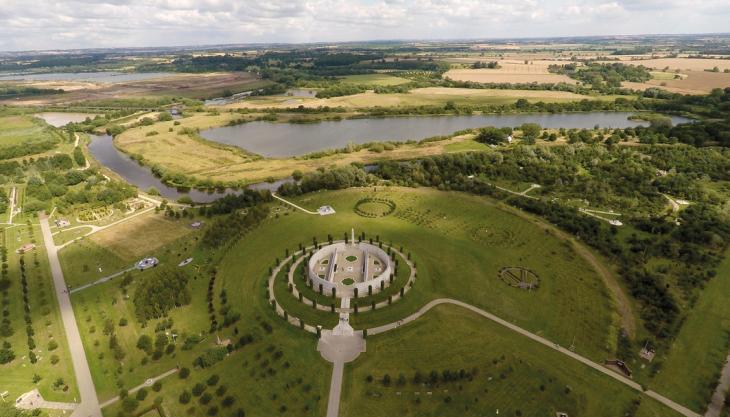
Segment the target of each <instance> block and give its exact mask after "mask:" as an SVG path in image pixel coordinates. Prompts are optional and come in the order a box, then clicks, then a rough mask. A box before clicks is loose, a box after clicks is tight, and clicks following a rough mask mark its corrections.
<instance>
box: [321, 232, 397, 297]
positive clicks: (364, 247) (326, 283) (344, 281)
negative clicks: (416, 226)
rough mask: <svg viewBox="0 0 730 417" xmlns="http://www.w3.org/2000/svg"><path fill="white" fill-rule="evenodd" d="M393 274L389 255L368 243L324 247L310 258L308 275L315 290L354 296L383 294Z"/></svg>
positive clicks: (336, 244)
mask: <svg viewBox="0 0 730 417" xmlns="http://www.w3.org/2000/svg"><path fill="white" fill-rule="evenodd" d="M392 272H393V266H392V261H391V259H390V256H388V254H387V253H386V252H385V251H384V250H382V249H380V248H379V247H377V246H375V245H371V244H369V243H366V242H359V243H358V242H350V243H344V242H338V243H333V244H331V245H327V246H324V247H322V248H321V249H320V250H318V251H317V252H315V253H314V254H312V256H311V257H310V258H309V263H308V271H307V276H308V277H309V280H310V281H311V282H312V288H319V286H320V285H321V286H322V290H323V291H324V293H325V294H331V293H332V289H333V288H335V289H336V293H337V296H338V297H354V295H355V289H357V291H358V294H359V295H365V294H368V288H372V292H373V293H377V292H379V291H380V286H381V284H380V283H381V282H387V280H388V279H389V278H390V275H391V273H392Z"/></svg>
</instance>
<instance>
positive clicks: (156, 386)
mask: <svg viewBox="0 0 730 417" xmlns="http://www.w3.org/2000/svg"><path fill="white" fill-rule="evenodd" d="M161 389H162V382H160V381H155V383H154V384H152V391H154V392H160V390H161Z"/></svg>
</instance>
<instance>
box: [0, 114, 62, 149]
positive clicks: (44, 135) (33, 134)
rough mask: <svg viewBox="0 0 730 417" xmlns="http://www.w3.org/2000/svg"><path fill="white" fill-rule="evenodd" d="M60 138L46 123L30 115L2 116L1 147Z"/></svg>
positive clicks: (0, 120)
mask: <svg viewBox="0 0 730 417" xmlns="http://www.w3.org/2000/svg"><path fill="white" fill-rule="evenodd" d="M44 140H58V136H56V135H55V134H54V133H53V132H52V131H51V130H50V129H49V128H47V127H46V125H45V123H44V122H43V121H41V120H37V119H35V118H33V117H30V116H6V117H0V147H4V146H13V145H22V144H24V143H27V142H38V141H44Z"/></svg>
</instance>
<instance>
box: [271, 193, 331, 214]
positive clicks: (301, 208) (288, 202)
mask: <svg viewBox="0 0 730 417" xmlns="http://www.w3.org/2000/svg"><path fill="white" fill-rule="evenodd" d="M271 196H272V197H274V198H275V199H277V200H279V201H281V202H283V203H286V204H289V205H290V206H292V207H294V208H296V209H299V210H301V211H303V212H305V213H307V214H316V215H319V213H317V212H316V211H309V210H307V209H305V208H303V207H299V206H298V205H296V204H294V203H292V202H291V201H287V200H284V199H283V198H281V197H279V196H278V195H276V194H274V193H271Z"/></svg>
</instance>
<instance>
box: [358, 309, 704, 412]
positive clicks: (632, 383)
mask: <svg viewBox="0 0 730 417" xmlns="http://www.w3.org/2000/svg"><path fill="white" fill-rule="evenodd" d="M441 304H453V305H456V306H459V307H462V308H465V309H467V310H470V311H472V312H474V313H476V314H479V315H480V316H482V317H485V318H487V319H489V320H492V321H493V322H495V323H497V324H499V325H501V326H504V327H506V328H508V329H510V330H512V331H514V332H517V333H519V334H521V335H523V336H525V337H528V338H530V339H532V340H533V341H535V342H538V343H540V344H542V345H545V346H547V347H549V348H552V349H554V350H556V351H558V352H560V353H562V354H564V355H566V356H568V357H570V358H572V359H574V360H577V361H578V362H581V363H583V364H584V365H587V366H589V367H591V368H593V369H595V370H596V371H598V372H601V373H602V374H604V375H608V376H609V377H611V378H613V379H615V380H617V381H619V382H621V383H623V384H624V385H627V386H629V387H630V388H633V389H634V390H636V391H639V392H642V393H644V395H646V396H648V397H651V398H653V399H655V400H657V401H659V402H660V403H662V404H664V405H666V406H667V407H669V408H671V409H672V410H674V411H676V412H678V413H680V414H682V415H684V416H687V417H700V415H699V414H697V413H695V412H694V411H692V410H690V409H688V408H687V407H684V406H683V405H680V404H677V403H675V402H674V401H672V400H670V399H669V398H666V397H664V396H663V395H660V394H658V393H656V392H654V391H644V390H643V389H642V387H641V385H639V384H638V383H636V382H635V381H633V380H631V379H629V378H626V377H625V376H623V375H621V374H618V373H616V372H614V371H611V370H610V369H608V368H606V367H604V366H603V365H599V364H597V363H595V362H593V361H591V360H590V359H588V358H585V357H583V356H581V355H579V354H577V353H575V352H573V351H571V350H569V349H566V348H563V347H561V346H560V345H558V344H556V343H553V342H551V341H549V340H547V339H545V338H544V337H541V336H538V335H536V334H534V333H531V332H529V331H527V330H525V329H523V328H521V327H519V326H516V325H514V324H512V323H510V322H508V321H506V320H503V319H501V318H499V317H497V316H495V315H494V314H491V313H489V312H486V311H484V310H482V309H480V308H478V307H474V306H473V305H471V304H467V303H464V302H461V301H458V300H453V299H450V298H439V299H436V300H433V301H431V302H429V303H428V304H426V305H425V306H423V307H421V309H419V310H418V311H417V312H415V313H413V314H411V315H410V316H408V317H406V318H404V319H402V320H399V321H397V322H395V323H390V324H386V325H383V326H378V327H374V328H372V329H368V335H376V334H379V333H383V332H387V331H389V330H393V329H396V328H398V327H400V326H402V325H404V324H406V323H409V322H412V321H414V320H416V319H418V318H419V317H421V316H422V315H424V314H426V313H427V312H428V311H429V310H431V309H432V308H434V307H436V306H438V305H441Z"/></svg>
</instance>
